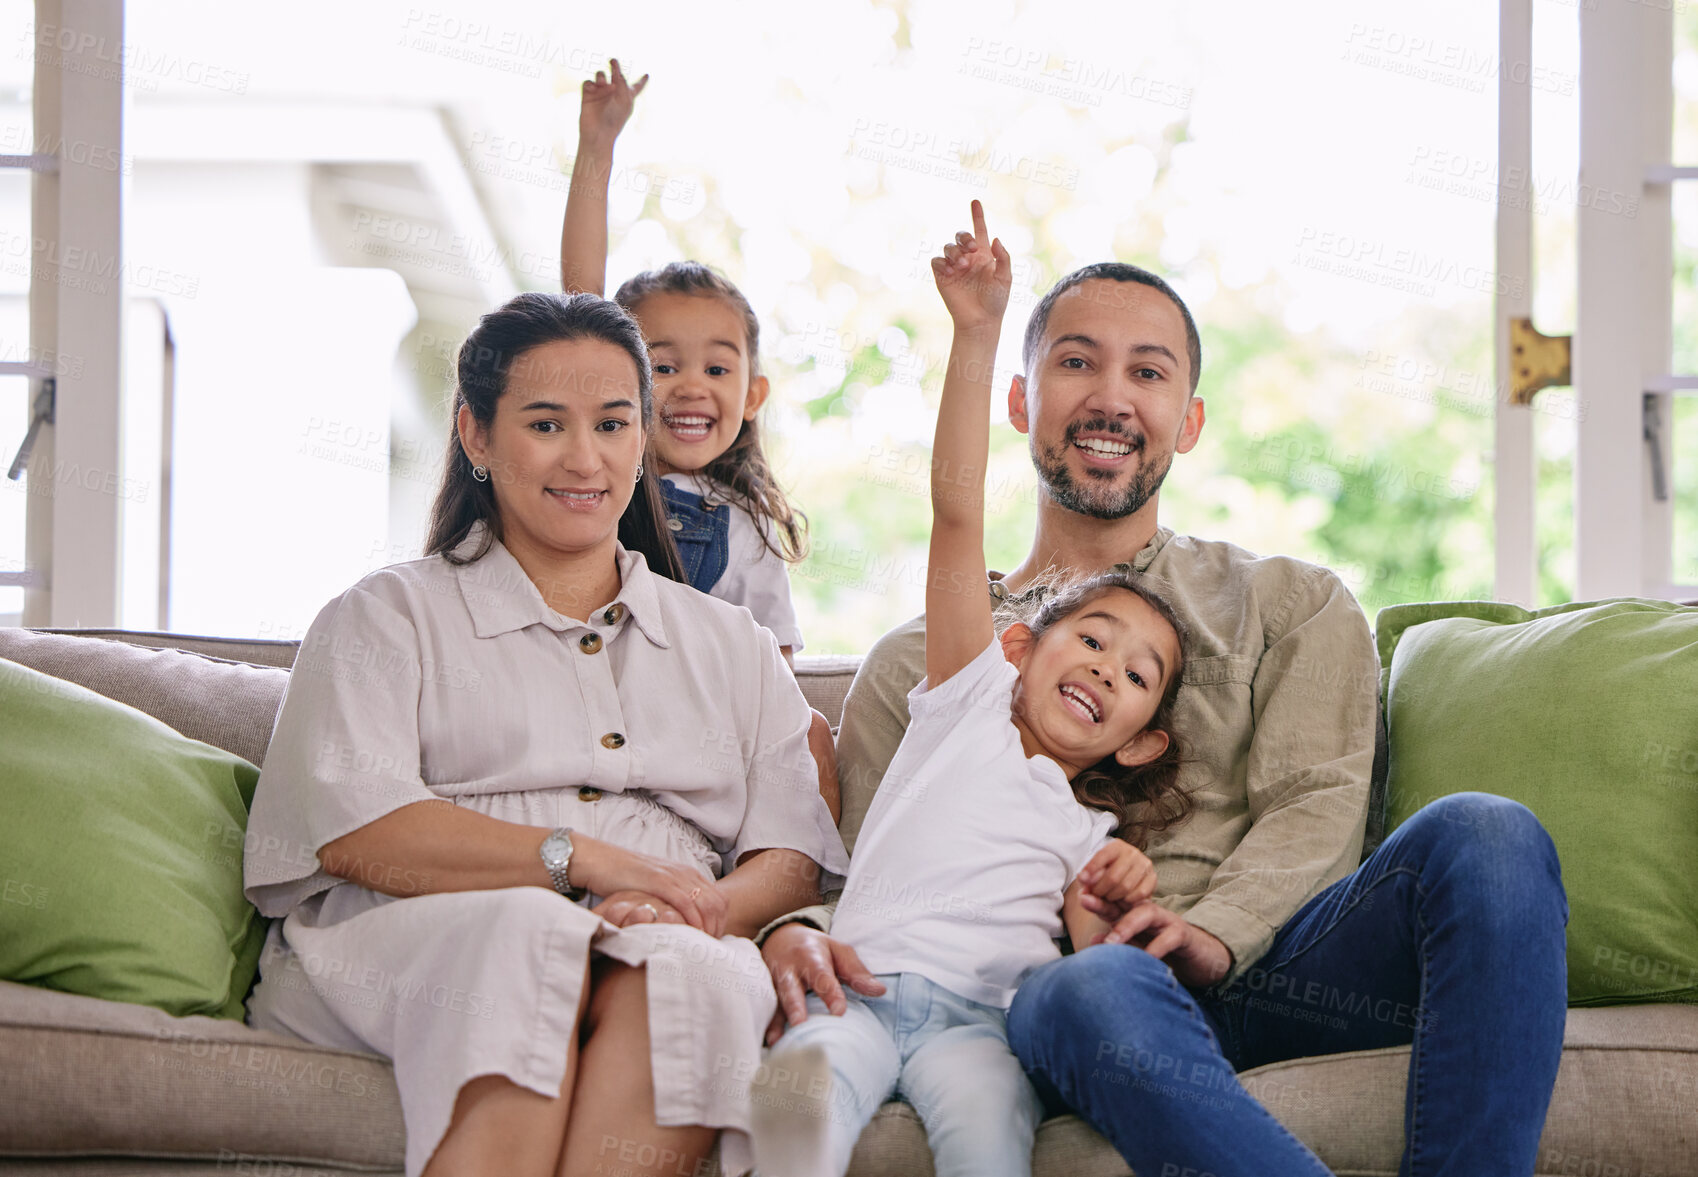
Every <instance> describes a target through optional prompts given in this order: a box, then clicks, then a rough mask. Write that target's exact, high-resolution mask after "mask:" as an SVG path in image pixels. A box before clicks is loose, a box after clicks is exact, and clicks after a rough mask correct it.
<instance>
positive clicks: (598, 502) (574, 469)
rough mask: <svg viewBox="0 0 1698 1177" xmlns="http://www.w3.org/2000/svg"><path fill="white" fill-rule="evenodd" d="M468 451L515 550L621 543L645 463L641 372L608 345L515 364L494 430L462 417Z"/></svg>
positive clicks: (574, 346) (557, 349)
mask: <svg viewBox="0 0 1698 1177" xmlns="http://www.w3.org/2000/svg"><path fill="white" fill-rule="evenodd" d="M458 424H459V430H460V440H461V444H462V445H464V446H465V448H466V453H467V456H469V457H470V458H471V460H472V462H473V464H474V465H479V466H484V467H487V468H488V470H489V481H490V486H491V487H492V488H493V490H494V491H495V502H496V506H497V508H498V509H499V510H500V512H501V527H502V534H503V539H504V542H505V543H506V545H507V547H508V549H509V550H523V551H530V552H536V553H538V554H547V555H569V554H574V553H580V552H586V551H589V550H591V549H594V548H596V547H599V546H602V545H604V544H610V543H612V542H613V540H614V537H615V536H616V535H617V533H618V527H619V517H620V515H622V514H623V513H624V511H625V506H626V504H627V503H629V502H630V501H631V495H632V492H633V490H634V488H635V484H636V478H637V464H638V462H639V461H641V460H642V454H643V443H644V436H643V426H642V408H641V400H640V390H639V386H638V382H637V366H636V364H635V363H634V362H633V361H632V359H631V357H630V355H629V354H628V353H627V352H626V351H625V350H624V349H623V348H621V347H619V346H618V345H617V344H612V343H608V342H606V341H604V340H599V339H573V340H560V341H556V342H553V343H544V344H540V345H538V346H537V347H533V348H531V349H530V350H529V351H525V352H522V353H521V354H520V355H519V357H518V358H517V359H515V360H514V362H513V366H512V369H511V371H510V372H509V373H508V377H507V387H506V389H505V390H504V391H503V392H502V394H501V397H500V399H499V400H498V401H496V405H495V418H494V420H493V421H491V422H490V424H489V427H488V428H487V429H485V428H483V427H482V426H479V425H478V423H477V422H476V420H474V419H473V417H472V415H471V410H470V409H461V410H460V420H459V422H458Z"/></svg>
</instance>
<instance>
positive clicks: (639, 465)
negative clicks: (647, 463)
mask: <svg viewBox="0 0 1698 1177" xmlns="http://www.w3.org/2000/svg"><path fill="white" fill-rule="evenodd" d="M642 480H643V464H642V463H641V462H638V463H637V481H638V482H641V481H642Z"/></svg>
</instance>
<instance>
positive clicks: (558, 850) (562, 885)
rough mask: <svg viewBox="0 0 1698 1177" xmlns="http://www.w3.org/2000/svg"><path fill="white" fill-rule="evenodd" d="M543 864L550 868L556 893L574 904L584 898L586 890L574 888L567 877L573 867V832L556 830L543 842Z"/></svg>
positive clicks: (549, 875)
mask: <svg viewBox="0 0 1698 1177" xmlns="http://www.w3.org/2000/svg"><path fill="white" fill-rule="evenodd" d="M542 864H543V865H544V866H545V867H547V868H548V877H549V878H550V879H552V880H553V881H554V889H555V890H556V891H558V892H560V893H561V894H562V895H564V896H566V898H568V899H570V900H572V901H574V902H576V901H577V900H579V899H582V898H583V897H584V889H583V888H582V887H574V886H573V885H572V881H571V880H570V879H569V878H567V876H566V872H567V871H568V869H570V867H571V865H572V831H571V830H568V829H564V828H563V829H558V830H555V831H554V832H553V833H552V834H550V835H549V836H548V837H546V838H544V839H543V840H542Z"/></svg>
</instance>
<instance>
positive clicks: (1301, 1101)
mask: <svg viewBox="0 0 1698 1177" xmlns="http://www.w3.org/2000/svg"><path fill="white" fill-rule="evenodd" d="M295 650H296V648H295V644H294V643H290V642H275V641H237V640H226V639H208V638H196V637H188V636H183V635H174V634H157V633H135V632H121V631H108V630H87V631H77V632H48V631H31V630H22V629H0V658H4V659H8V660H10V661H13V662H16V663H20V664H22V665H25V666H28V667H32V668H34V669H36V670H39V671H42V672H44V673H47V674H50V675H52V676H54V677H56V678H60V679H64V680H68V681H71V682H74V683H77V684H79V685H81V686H84V687H88V688H90V689H92V690H95V691H97V692H99V693H101V694H103V695H105V696H107V697H109V698H112V699H116V700H118V701H119V702H122V703H126V704H128V705H130V706H133V707H135V708H138V709H140V710H142V711H145V712H147V713H149V714H151V715H153V716H155V717H156V718H158V719H160V720H162V721H164V722H165V723H167V724H169V725H171V726H172V727H174V728H176V729H177V730H178V731H180V732H182V733H184V734H185V735H188V736H190V737H192V738H194V739H198V740H203V741H205V742H207V743H209V744H213V745H215V746H217V747H220V748H223V749H226V750H227V751H230V752H233V753H235V754H237V755H239V756H242V757H244V758H246V759H249V760H251V761H253V762H254V763H260V762H262V761H263V759H264V755H265V748H266V743H267V741H268V739H269V736H270V731H271V725H272V722H273V719H274V717H275V715H276V712H277V706H278V702H279V699H280V697H281V695H282V693H283V689H284V686H285V684H286V683H287V681H288V679H287V676H288V668H289V666H290V665H291V664H292V662H293V659H294V656H295ZM855 667H856V659H853V658H822V657H807V656H804V657H801V658H799V659H798V660H797V677H798V680H799V681H800V683H801V685H802V688H803V691H804V693H805V694H806V695H807V697H808V699H809V701H810V702H811V703H812V705H813V706H814V707H816V708H818V709H819V710H820V711H822V712H824V713H825V714H826V715H827V716H828V717H831V718H833V719H834V720H835V717H837V716H838V715H840V714H841V711H842V704H843V696H844V693H845V692H846V691H847V689H848V685H849V682H850V680H851V679H852V678H853V676H854V672H855ZM1408 1055H1409V1048H1407V1047H1402V1048H1395V1049H1384V1050H1369V1051H1358V1052H1353V1053H1349V1054H1341V1055H1332V1056H1327V1057H1321V1058H1304V1059H1296V1060H1292V1061H1290V1062H1284V1063H1277V1064H1274V1065H1271V1066H1265V1067H1260V1068H1258V1069H1256V1070H1253V1071H1250V1072H1247V1073H1246V1074H1245V1076H1244V1082H1245V1084H1246V1086H1247V1087H1248V1088H1249V1089H1250V1091H1251V1092H1252V1093H1253V1094H1254V1095H1255V1096H1256V1097H1257V1098H1259V1099H1260V1100H1261V1101H1262V1102H1263V1103H1265V1104H1266V1105H1267V1106H1268V1107H1269V1108H1270V1109H1271V1110H1272V1111H1273V1113H1274V1114H1275V1115H1276V1116H1278V1118H1279V1119H1280V1120H1281V1121H1282V1122H1283V1123H1284V1124H1285V1125H1286V1126H1287V1127H1289V1128H1290V1129H1291V1131H1292V1132H1294V1133H1295V1134H1296V1135H1297V1136H1298V1137H1299V1138H1300V1139H1302V1140H1303V1141H1304V1142H1305V1143H1306V1144H1308V1145H1309V1146H1310V1147H1311V1148H1313V1149H1314V1150H1315V1151H1316V1152H1317V1153H1318V1154H1319V1155H1320V1157H1321V1158H1322V1160H1323V1161H1325V1162H1326V1163H1327V1165H1328V1166H1329V1167H1330V1168H1331V1169H1332V1170H1333V1171H1334V1172H1335V1173H1337V1174H1340V1175H1341V1177H1392V1175H1393V1174H1395V1173H1396V1172H1397V1165H1398V1158H1399V1155H1400V1152H1401V1149H1402V1144H1403V1095H1404V1081H1405V1078H1404V1077H1405V1073H1406V1069H1407V1066H1408ZM0 1059H3V1060H4V1062H3V1064H0V1170H4V1171H5V1172H6V1173H15V1174H26V1173H27V1174H42V1175H46V1174H62V1175H70V1174H77V1175H88V1177H94V1175H96V1174H99V1175H107V1174H132V1173H134V1174H150V1175H158V1177H178V1175H182V1177H188V1175H189V1174H203V1173H206V1174H210V1173H214V1172H235V1173H254V1174H264V1175H270V1177H282V1175H285V1174H287V1175H291V1177H305V1175H309V1174H349V1173H374V1174H391V1173H393V1174H399V1173H400V1172H401V1171H402V1149H403V1134H402V1124H401V1109H400V1102H399V1099H398V1097H397V1094H396V1089H395V1084H394V1080H393V1075H392V1073H391V1071H390V1068H389V1066H388V1064H387V1063H386V1062H385V1061H384V1060H383V1059H381V1058H379V1057H376V1056H372V1055H366V1054H358V1053H349V1052H346V1051H340V1050H329V1049H323V1048H320V1047H316V1046H311V1045H308V1044H306V1043H303V1042H300V1041H297V1040H294V1039H291V1038H286V1037H281V1036H278V1035H275V1034H268V1033H262V1032H260V1031H256V1030H252V1029H249V1028H247V1027H246V1026H244V1025H241V1024H240V1023H237V1022H234V1021H229V1020H220V1019H214V1018H208V1017H183V1018H177V1017H172V1016H170V1015H168V1014H166V1013H164V1012H162V1011H160V1010H156V1009H153V1008H150V1007H147V1006H141V1005H130V1004H124V1003H118V1002H109V1001H102V1000H97V999H94V998H89V997H81V996H75V995H71V994H66V993H59V992H55V991H50V990H46V989H42V988H37V987H32V986H27V985H20V984H14V983H10V982H0ZM850 1171H851V1173H852V1174H854V1175H856V1177H873V1175H875V1174H915V1175H929V1174H931V1172H932V1165H931V1157H930V1153H929V1151H928V1150H927V1147H926V1141H925V1136H924V1132H923V1130H922V1128H921V1126H920V1124H919V1121H918V1120H917V1119H916V1117H915V1115H914V1113H913V1112H912V1110H911V1109H909V1108H908V1107H907V1106H906V1105H904V1104H900V1103H892V1104H889V1105H887V1106H886V1107H885V1108H883V1109H882V1110H881V1111H880V1112H879V1114H878V1116H877V1118H876V1119H875V1120H874V1121H873V1123H872V1125H871V1126H870V1127H869V1128H868V1129H867V1131H866V1132H865V1134H864V1135H863V1136H862V1138H861V1140H860V1143H859V1146H858V1147H857V1149H856V1153H855V1159H854V1163H853V1166H852V1168H851V1170H850ZM1034 1171H1035V1173H1037V1174H1038V1175H1039V1177H1064V1175H1065V1177H1099V1175H1100V1177H1120V1175H1124V1174H1126V1173H1127V1172H1128V1170H1127V1168H1126V1166H1125V1164H1124V1163H1123V1162H1122V1161H1121V1160H1120V1158H1119V1157H1118V1156H1117V1155H1116V1154H1115V1153H1114V1151H1113V1150H1112V1149H1111V1148H1109V1146H1108V1145H1107V1144H1106V1143H1105V1142H1104V1141H1103V1140H1102V1138H1101V1137H1099V1136H1098V1135H1097V1134H1096V1133H1095V1132H1094V1131H1092V1130H1091V1129H1090V1128H1089V1127H1087V1126H1086V1125H1085V1124H1083V1123H1082V1122H1080V1121H1079V1120H1078V1119H1076V1118H1074V1117H1071V1116H1062V1117H1057V1118H1055V1119H1052V1120H1050V1121H1049V1122H1048V1123H1046V1124H1045V1125H1044V1126H1043V1127H1042V1128H1041V1129H1040V1131H1039V1133H1038V1138H1037V1151H1036V1155H1035V1164H1034ZM1537 1172H1538V1173H1539V1174H1540V1175H1541V1177H1576V1175H1578V1177H1676V1175H1678V1174H1698V1006H1691V1005H1672V1004H1652V1005H1634V1006H1617V1007H1602V1008H1582V1009H1573V1010H1570V1011H1569V1015H1568V1026H1567V1037H1566V1046H1565V1049H1564V1053H1563V1061H1562V1068H1561V1072H1560V1074H1559V1076H1558V1079H1557V1085H1556V1091H1555V1096H1554V1099H1553V1102H1552V1104H1551V1110H1550V1115H1549V1118H1548V1120H1547V1123H1546V1127H1545V1133H1544V1138H1543V1142H1542V1145H1541V1149H1540V1155H1539V1165H1538V1170H1537ZM1138 1177H1181V1174H1180V1172H1179V1170H1177V1169H1175V1170H1174V1172H1173V1173H1171V1174H1170V1173H1168V1172H1166V1171H1164V1172H1163V1173H1160V1174H1156V1173H1150V1174H1139V1175H1138ZM1191 1177H1201V1175H1195V1174H1193V1175H1191ZM1221 1177H1226V1175H1224V1174H1223V1175H1221Z"/></svg>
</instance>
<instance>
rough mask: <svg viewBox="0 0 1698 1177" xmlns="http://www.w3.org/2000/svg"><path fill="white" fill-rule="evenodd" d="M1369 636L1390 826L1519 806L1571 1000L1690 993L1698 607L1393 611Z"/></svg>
mask: <svg viewBox="0 0 1698 1177" xmlns="http://www.w3.org/2000/svg"><path fill="white" fill-rule="evenodd" d="M1378 641H1379V647H1380V665H1381V666H1382V667H1383V668H1384V669H1383V671H1382V679H1381V684H1382V690H1383V697H1384V703H1385V709H1386V725H1387V728H1388V730H1389V732H1390V737H1391V757H1390V775H1389V780H1388V782H1387V802H1388V804H1387V809H1388V812H1387V815H1386V817H1387V826H1388V828H1390V827H1395V826H1396V825H1398V824H1400V823H1402V822H1403V821H1405V820H1407V819H1408V818H1409V816H1410V815H1411V814H1413V813H1414V812H1415V811H1416V810H1418V809H1420V808H1421V807H1422V806H1423V805H1425V804H1427V802H1429V801H1432V800H1434V799H1435V798H1438V797H1442V796H1444V795H1445V794H1447V793H1457V792H1464V791H1469V790H1477V791H1479V792H1483V793H1496V794H1498V795H1500V796H1504V797H1510V798H1513V799H1514V800H1516V801H1519V802H1521V803H1522V804H1523V805H1525V806H1527V807H1528V808H1529V809H1531V810H1532V811H1533V812H1534V813H1535V814H1537V815H1538V817H1539V820H1540V821H1541V822H1543V823H1544V826H1545V829H1546V830H1548V831H1549V832H1550V835H1551V839H1552V840H1553V841H1554V842H1555V843H1556V848H1557V853H1558V855H1559V856H1560V857H1561V859H1562V878H1563V884H1564V886H1565V887H1566V888H1567V891H1568V904H1569V922H1568V997H1569V1002H1570V1004H1573V1005H1615V1004H1623V1003H1627V1002H1639V1001H1687V1002H1698V876H1695V874H1694V871H1695V869H1698V609H1688V608H1682V607H1681V606H1679V605H1673V604H1670V603H1669V602H1667V601H1645V600H1633V599H1623V600H1609V601H1592V602H1580V603H1575V604H1569V605H1559V606H1556V607H1554V608H1550V609H1540V610H1538V611H1536V612H1529V611H1527V610H1525V609H1521V608H1518V607H1516V606H1514V605H1504V604H1497V603H1492V602H1480V601H1468V602H1448V603H1438V604H1429V605H1397V606H1392V607H1390V608H1387V609H1384V610H1382V611H1381V612H1380V616H1379V632H1378Z"/></svg>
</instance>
